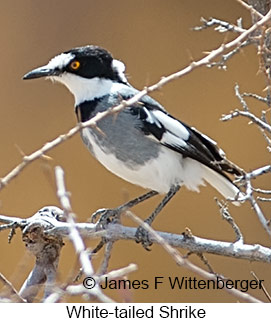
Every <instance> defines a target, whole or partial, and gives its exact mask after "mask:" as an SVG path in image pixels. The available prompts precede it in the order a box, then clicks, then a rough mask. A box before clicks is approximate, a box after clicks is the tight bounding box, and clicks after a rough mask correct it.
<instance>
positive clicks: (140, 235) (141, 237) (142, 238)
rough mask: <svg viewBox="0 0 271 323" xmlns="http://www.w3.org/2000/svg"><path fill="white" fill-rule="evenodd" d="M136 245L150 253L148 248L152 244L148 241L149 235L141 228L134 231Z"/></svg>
mask: <svg viewBox="0 0 271 323" xmlns="http://www.w3.org/2000/svg"><path fill="white" fill-rule="evenodd" d="M135 236H136V240H135V241H136V243H141V244H142V246H143V248H144V249H145V250H147V251H151V249H150V248H149V247H150V246H151V245H152V242H151V241H150V239H149V233H148V231H147V230H145V229H144V228H142V227H138V228H137V230H136V234H135Z"/></svg>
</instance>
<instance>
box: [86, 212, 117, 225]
mask: <svg viewBox="0 0 271 323" xmlns="http://www.w3.org/2000/svg"><path fill="white" fill-rule="evenodd" d="M119 216H120V212H119V210H118V209H99V210H97V211H96V212H94V213H93V214H92V215H91V217H90V222H91V223H95V222H96V219H97V218H98V217H99V220H98V224H97V227H100V228H105V227H106V226H107V225H108V224H109V223H111V222H117V221H118V219H119Z"/></svg>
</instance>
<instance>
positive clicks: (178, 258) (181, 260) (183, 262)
mask: <svg viewBox="0 0 271 323" xmlns="http://www.w3.org/2000/svg"><path fill="white" fill-rule="evenodd" d="M126 215H128V216H129V217H130V218H131V219H133V220H134V221H135V222H136V223H137V224H138V225H139V226H142V227H143V228H144V229H145V230H147V231H148V233H149V234H150V235H151V236H152V237H153V238H154V240H156V241H157V243H159V244H160V245H161V246H162V247H163V248H164V249H165V250H166V252H167V253H168V254H169V255H170V256H171V257H172V259H174V261H175V262H176V264H177V265H179V266H182V267H184V268H186V269H187V270H189V271H190V272H193V273H195V274H197V275H199V276H201V277H203V278H205V279H208V280H216V279H217V275H215V274H212V273H209V272H207V271H205V270H203V269H201V268H200V267H198V266H196V265H194V264H192V263H191V262H190V261H189V260H188V259H186V258H185V257H184V256H183V255H182V254H181V253H180V252H179V251H178V250H177V249H175V248H173V247H172V246H170V245H169V244H168V243H167V242H166V241H165V240H164V239H163V238H162V237H161V236H160V235H159V233H157V232H156V231H155V230H153V229H152V227H150V226H149V225H148V224H147V223H146V222H143V221H142V220H141V219H140V218H139V217H137V216H136V215H134V214H132V213H131V212H127V213H126ZM223 289H224V290H225V291H226V292H228V293H229V294H231V295H232V296H234V297H236V298H237V299H241V300H243V301H245V302H251V303H259V302H261V301H260V300H258V299H257V298H255V297H253V296H251V295H249V294H248V293H243V292H241V291H239V290H237V289H227V288H223Z"/></svg>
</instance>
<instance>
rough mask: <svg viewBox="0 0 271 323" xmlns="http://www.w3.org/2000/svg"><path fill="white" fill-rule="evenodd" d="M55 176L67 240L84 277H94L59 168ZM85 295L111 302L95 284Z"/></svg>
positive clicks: (58, 167) (62, 173)
mask: <svg viewBox="0 0 271 323" xmlns="http://www.w3.org/2000/svg"><path fill="white" fill-rule="evenodd" d="M55 176H56V185H57V196H58V198H59V201H60V203H61V205H62V207H63V209H64V214H66V216H67V222H68V223H69V224H70V232H69V238H70V240H71V241H72V243H73V245H74V248H75V251H76V253H77V254H78V256H79V261H80V264H81V267H82V271H83V272H84V274H85V276H86V277H91V276H93V275H94V273H95V272H94V269H93V267H92V264H91V261H90V258H89V252H88V251H87V249H86V248H85V245H84V242H83V240H82V237H81V236H80V233H79V231H78V230H77V228H76V225H75V221H74V213H73V212H72V208H71V203H70V199H69V193H68V192H67V190H66V186H65V180H64V171H63V169H62V168H61V167H60V166H57V167H56V168H55ZM85 294H90V295H92V296H93V295H94V296H95V297H97V298H98V300H99V301H101V302H104V303H108V302H113V300H112V299H111V298H109V297H108V296H106V295H105V294H104V293H103V292H102V290H101V288H100V286H99V285H98V284H96V285H95V286H94V287H93V288H92V289H91V290H89V289H85Z"/></svg>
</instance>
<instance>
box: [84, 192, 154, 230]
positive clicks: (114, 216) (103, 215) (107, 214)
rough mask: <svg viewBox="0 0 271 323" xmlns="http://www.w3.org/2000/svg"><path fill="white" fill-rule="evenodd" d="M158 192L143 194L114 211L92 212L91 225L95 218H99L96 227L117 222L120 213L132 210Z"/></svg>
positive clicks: (101, 210)
mask: <svg viewBox="0 0 271 323" xmlns="http://www.w3.org/2000/svg"><path fill="white" fill-rule="evenodd" d="M157 194H158V192H156V191H149V192H148V193H145V194H143V195H140V196H138V197H136V198H135V199H133V200H131V201H128V202H126V203H124V204H122V205H120V206H118V207H116V208H114V209H99V210H97V211H96V212H94V213H93V214H92V215H91V217H90V221H91V222H92V223H94V222H95V220H96V218H97V217H99V220H98V227H100V226H101V227H102V228H103V227H105V226H106V225H107V224H108V223H110V222H112V221H118V219H119V216H120V214H121V213H122V212H124V211H126V210H128V209H130V208H132V207H133V206H135V205H137V204H139V203H141V202H143V201H146V200H147V199H149V198H151V197H153V196H155V195H157Z"/></svg>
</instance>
